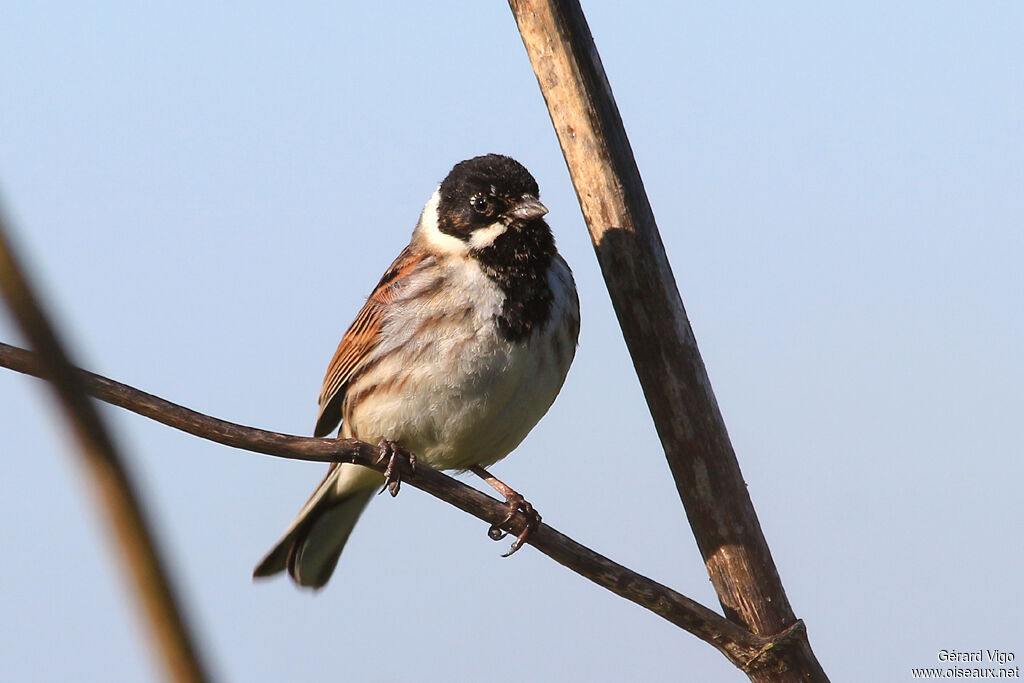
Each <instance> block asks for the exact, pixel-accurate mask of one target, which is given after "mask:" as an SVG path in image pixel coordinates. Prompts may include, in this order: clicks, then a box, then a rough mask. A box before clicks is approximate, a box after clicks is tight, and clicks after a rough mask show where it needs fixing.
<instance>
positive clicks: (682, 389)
mask: <svg viewBox="0 0 1024 683" xmlns="http://www.w3.org/2000/svg"><path fill="white" fill-rule="evenodd" d="M509 5H510V6H511V8H512V13H513V15H514V16H515V19H516V22H517V24H518V26H519V32H520V34H521V36H522V39H523V44H524V46H525V47H526V52H527V54H528V55H529V58H530V62H531V64H532V65H533V70H534V73H535V74H536V76H537V82H538V84H539V85H540V89H541V92H542V94H543V95H544V100H545V102H546V103H547V106H548V111H549V113H550V115H551V121H552V123H553V124H554V127H555V132H556V133H557V135H558V140H559V143H560V145H561V147H562V153H563V154H564V156H565V161H566V165H567V166H568V168H569V174H570V175H571V177H572V181H573V185H574V186H575V188H576V195H577V197H578V199H579V203H580V208H581V209H582V211H583V216H584V218H585V219H586V222H587V227H588V228H589V230H590V235H591V239H592V241H593V243H594V248H595V250H596V251H597V256H598V260H599V262H600V264H601V271H602V273H603V274H604V277H605V282H606V283H607V285H608V292H609V294H610V295H611V299H612V304H613V305H614V307H615V312H616V315H617V316H618V318H619V325H620V326H621V327H622V332H623V336H624V338H625V341H626V345H627V347H628V348H629V352H630V355H631V356H632V359H633V365H634V367H635V368H636V372H637V375H638V377H639V379H640V384H641V386H642V387H643V391H644V396H645V397H646V399H647V405H648V407H649V408H650V411H651V415H652V417H653V418H654V423H655V427H656V428H657V431H658V435H659V437H660V438H661V443H662V446H663V448H664V450H665V456H666V458H667V459H668V464H669V467H670V469H671V471H672V475H673V478H674V479H675V483H676V488H677V490H678V492H679V496H680V499H681V500H682V502H683V506H684V507H685V509H686V513H687V516H688V517H689V520H690V526H691V527H692V529H693V533H694V536H695V537H696V540H697V545H698V547H699V548H700V551H701V554H702V555H703V557H704V561H705V564H706V566H707V569H708V573H709V575H710V576H711V581H712V583H713V585H714V586H715V590H716V592H717V593H718V598H719V601H720V602H721V603H722V607H723V609H724V610H725V614H726V616H727V617H729V619H731V620H733V621H735V622H737V623H741V624H744V625H745V626H746V627H747V628H749V629H750V630H751V631H752V632H754V633H757V634H761V635H769V634H772V633H776V632H778V631H781V630H784V629H787V628H791V627H792V626H793V625H795V624H797V623H798V622H797V620H796V617H795V615H794V613H793V609H792V608H791V607H790V604H789V600H788V599H787V597H786V592H785V590H784V588H783V586H782V582H781V580H780V579H779V575H778V571H777V570H776V568H775V562H774V560H773V559H772V555H771V551H770V550H769V548H768V544H767V542H766V541H765V538H764V535H763V533H762V532H761V527H760V523H759V522H758V519H757V515H756V513H755V512H754V507H753V505H752V504H751V502H750V496H749V495H748V493H747V488H746V484H745V483H744V481H743V475H742V473H741V472H740V467H739V463H738V462H737V460H736V454H735V453H734V452H733V448H732V445H731V443H730V441H729V435H728V433H727V431H726V428H725V421H724V420H723V419H722V414H721V412H720V411H719V408H718V403H717V402H716V400H715V396H714V392H713V391H712V389H711V382H710V380H709V379H708V375H707V371H706V369H705V367H704V361H703V360H702V359H701V356H700V351H699V350H698V349H697V342H696V339H695V337H694V334H693V330H692V328H691V327H690V322H689V320H687V317H686V310H685V309H684V308H683V302H682V299H681V297H680V295H679V290H678V288H677V287H676V283H675V277H674V276H673V274H672V268H671V266H670V265H669V262H668V257H667V256H666V254H665V248H664V245H663V244H662V242H661V236H660V234H659V232H658V226H657V223H656V222H655V220H654V213H653V211H652V210H651V205H650V202H649V201H648V199H647V193H646V192H645V190H644V186H643V181H642V180H641V178H640V172H639V170H638V168H637V165H636V160H635V159H634V158H633V152H632V149H631V148H630V145H629V139H628V138H627V136H626V131H625V128H624V127H623V125H622V119H621V117H620V116H619V111H618V108H617V107H616V104H615V99H614V97H613V95H612V90H611V86H610V85H609V83H608V78H607V76H606V75H605V72H604V67H603V66H602V65H601V60H600V57H599V56H598V53H597V47H596V46H595V45H594V40H593V37H592V36H591V34H590V28H589V27H588V26H587V21H586V18H585V17H584V15H583V10H582V9H581V8H580V5H579V2H578V0H509ZM789 645H790V647H789V648H788V650H789V652H788V653H787V654H788V655H789V659H788V661H787V664H786V667H785V671H782V672H780V673H781V675H778V676H777V675H776V674H775V672H772V673H771V674H769V673H764V672H748V673H751V678H753V679H755V680H773V681H819V682H820V681H827V680H828V678H827V676H826V675H825V673H824V671H823V670H822V668H821V665H820V664H819V663H818V661H817V659H816V658H815V656H814V653H813V652H812V651H811V648H810V645H809V644H808V642H807V639H806V637H803V638H797V639H794V640H793V641H792V642H791V643H789Z"/></svg>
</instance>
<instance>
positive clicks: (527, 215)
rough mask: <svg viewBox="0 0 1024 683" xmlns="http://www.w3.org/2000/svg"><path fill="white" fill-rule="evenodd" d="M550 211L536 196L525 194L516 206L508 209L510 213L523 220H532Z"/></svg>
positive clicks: (513, 216)
mask: <svg viewBox="0 0 1024 683" xmlns="http://www.w3.org/2000/svg"><path fill="white" fill-rule="evenodd" d="M547 212H548V207H546V206H544V205H543V204H541V203H540V200H539V199H537V198H536V197H531V196H530V195H528V194H524V195H523V196H522V198H520V200H519V201H518V202H516V204H515V206H513V207H512V208H511V209H509V210H508V212H507V213H508V215H509V216H511V217H512V218H518V219H519V220H522V221H532V220H534V219H536V218H540V217H541V216H543V215H544V214H546V213H547Z"/></svg>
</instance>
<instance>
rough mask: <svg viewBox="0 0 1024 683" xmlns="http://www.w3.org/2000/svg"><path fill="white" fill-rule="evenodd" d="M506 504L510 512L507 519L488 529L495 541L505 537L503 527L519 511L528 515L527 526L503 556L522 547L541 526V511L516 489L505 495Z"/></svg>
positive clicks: (488, 533)
mask: <svg viewBox="0 0 1024 683" xmlns="http://www.w3.org/2000/svg"><path fill="white" fill-rule="evenodd" d="M505 505H506V507H508V514H507V515H505V519H503V520H501V521H500V522H498V523H497V524H494V525H493V526H491V528H490V529H488V530H487V535H488V536H490V537H491V539H492V540H495V541H500V540H501V539H503V538H505V536H506V533H505V531H504V530H502V528H501V527H503V526H504V525H506V524H508V523H509V522H511V521H512V518H513V517H515V515H516V513H517V512H522V513H523V514H524V515H526V526H525V527H524V528H523V530H522V532H520V534H519V535H518V536H516V540H515V541H513V542H512V546H511V547H510V548H509V549H508V552H506V553H505V554H503V555H502V557H508V556H510V555H512V554H513V553H514V552H516V551H517V550H519V549H520V548H522V547H523V543H525V542H526V539H527V538H529V537H530V534H532V533H533V530H534V529H536V528H537V527H538V526H540V520H541V517H540V513H539V512H537V511H536V510H534V509H533V505H531V504H530V501H528V500H526V499H525V498H523V496H522V495H521V494H518V493H516V492H515V491H512V492H511V493H509V494H508V495H506V496H505Z"/></svg>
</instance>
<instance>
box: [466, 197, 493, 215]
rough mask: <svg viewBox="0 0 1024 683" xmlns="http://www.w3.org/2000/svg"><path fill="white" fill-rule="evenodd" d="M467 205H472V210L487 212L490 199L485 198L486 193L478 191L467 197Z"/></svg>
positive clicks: (489, 206)
mask: <svg viewBox="0 0 1024 683" xmlns="http://www.w3.org/2000/svg"><path fill="white" fill-rule="evenodd" d="M469 205H470V206H472V207H473V210H474V211H476V212H477V213H487V210H488V209H490V208H491V203H490V200H488V199H487V195H485V194H483V193H478V194H475V195H473V196H472V197H470V198H469Z"/></svg>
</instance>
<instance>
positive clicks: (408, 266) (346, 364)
mask: <svg viewBox="0 0 1024 683" xmlns="http://www.w3.org/2000/svg"><path fill="white" fill-rule="evenodd" d="M424 259H426V254H424V253H422V252H419V251H415V250H413V249H412V248H411V247H406V248H405V249H404V250H403V251H402V253H401V254H399V255H398V258H397V259H395V261H394V263H392V264H391V267H390V268H388V270H387V272H386V273H384V277H382V278H381V280H380V282H379V283H378V284H377V287H376V288H375V289H374V290H373V294H371V295H370V297H369V298H368V299H367V300H366V304H365V305H363V308H362V310H361V311H359V315H357V316H356V319H355V320H354V321H353V322H352V325H351V326H349V328H348V331H347V332H345V336H343V337H342V338H341V343H339V344H338V350H337V351H335V352H334V357H333V358H331V363H330V365H328V366H327V374H326V376H325V377H324V382H323V385H322V386H321V387H320V414H319V415H318V416H317V420H316V428H315V429H314V430H313V434H314V436H326V435H327V434H328V433H330V432H331V431H332V430H333V429H334V428H335V427H337V426H338V423H340V422H341V405H342V402H343V401H344V399H345V390H346V388H347V385H348V382H349V380H350V379H352V376H353V375H354V374H355V373H356V372H357V371H358V370H359V367H360V365H362V363H363V362H364V361H365V360H366V358H367V356H368V355H369V354H370V353H371V352H372V351H373V350H374V349H375V348H376V347H377V344H379V343H380V340H381V323H382V322H383V319H384V314H385V312H386V310H387V307H388V304H390V303H391V302H392V301H394V300H395V298H396V297H397V296H398V293H399V292H400V290H401V289H402V287H403V286H404V285H405V284H406V283H407V281H408V278H409V277H410V276H411V275H412V274H413V273H414V272H416V270H417V269H418V268H419V266H420V265H421V264H422V263H423V261H424Z"/></svg>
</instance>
